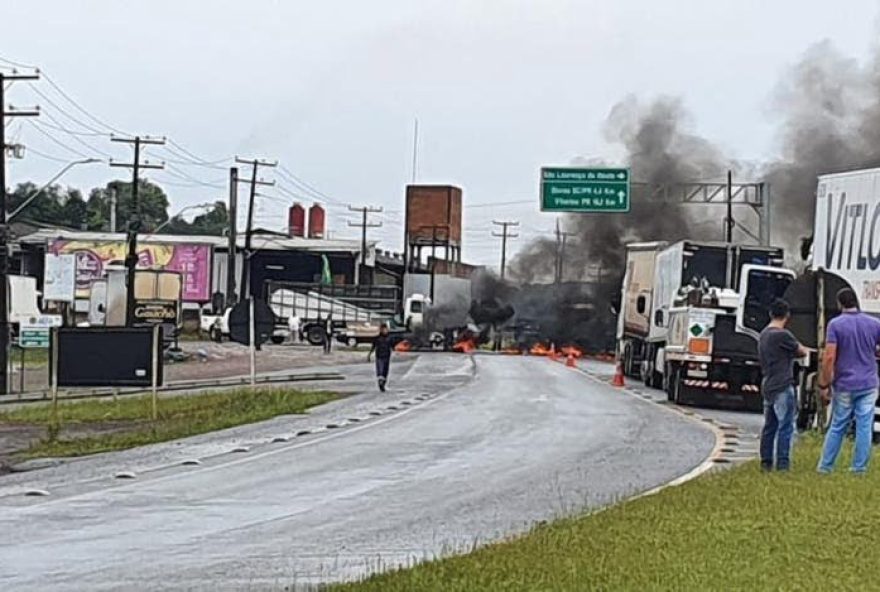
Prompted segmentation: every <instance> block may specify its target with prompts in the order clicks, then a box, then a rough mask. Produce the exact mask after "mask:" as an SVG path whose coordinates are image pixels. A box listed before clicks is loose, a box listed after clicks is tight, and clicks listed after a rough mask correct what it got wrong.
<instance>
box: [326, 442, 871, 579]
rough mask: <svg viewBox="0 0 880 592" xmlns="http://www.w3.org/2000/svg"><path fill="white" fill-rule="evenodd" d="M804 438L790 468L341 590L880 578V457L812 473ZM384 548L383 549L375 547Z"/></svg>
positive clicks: (811, 445)
mask: <svg viewBox="0 0 880 592" xmlns="http://www.w3.org/2000/svg"><path fill="white" fill-rule="evenodd" d="M820 446H821V441H820V440H819V439H818V438H815V437H808V438H805V439H804V441H803V442H802V444H801V445H800V446H799V447H798V449H797V452H796V455H795V463H794V469H793V470H792V472H791V473H788V474H779V473H775V474H763V473H761V472H760V470H759V468H758V466H757V464H756V463H754V462H750V463H746V464H744V465H742V466H740V467H737V468H734V469H732V470H729V471H724V472H720V473H713V474H711V475H707V476H704V477H702V478H699V479H696V480H695V481H691V482H689V483H686V484H684V485H682V486H679V487H673V488H669V489H666V490H664V491H662V492H660V493H659V494H657V495H654V496H649V497H646V498H642V499H638V500H634V501H632V502H627V503H623V504H621V505H618V506H615V507H612V508H610V509H609V510H607V511H604V512H599V513H595V514H592V515H586V516H583V517H580V518H575V519H567V520H562V521H558V522H554V523H552V524H550V525H547V526H542V527H539V528H536V529H535V530H533V531H532V532H531V533H529V534H528V535H525V536H523V537H521V538H518V539H515V540H512V541H510V542H505V543H499V544H494V545H491V546H488V547H484V548H481V549H479V550H477V551H476V552H474V553H471V554H469V555H463V556H458V557H453V558H449V559H444V560H440V561H436V562H430V563H424V564H421V565H418V566H416V567H414V568H412V569H407V570H402V571H397V572H392V573H388V574H384V575H378V576H374V577H372V578H370V579H368V580H366V581H363V582H359V583H354V584H345V585H339V586H334V587H332V588H331V589H332V590H334V591H336V592H367V591H376V592H378V591H381V592H396V591H416V590H418V591H430V590H443V591H448V592H458V591H460V592H465V591H467V592H470V591H481V592H495V591H501V590H505V591H506V590H517V591H520V590H526V591H531V590H534V591H539V590H540V591H542V592H543V591H554V590H560V591H562V590H701V591H702V590H867V589H875V590H876V589H880V579H878V575H877V574H878V573H880V552H878V544H880V497H878V492H880V467H877V466H875V467H874V468H873V469H872V472H870V473H869V474H868V475H867V476H865V477H857V476H854V475H850V474H847V472H846V470H845V468H842V467H846V466H847V465H846V464H843V462H844V461H848V460H849V459H848V458H840V459H839V460H838V473H835V474H833V475H830V476H819V475H817V474H816V473H815V465H816V460H817V459H818V456H819V449H820ZM377 559H380V558H377Z"/></svg>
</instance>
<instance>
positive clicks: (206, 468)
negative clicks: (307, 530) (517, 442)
mask: <svg viewBox="0 0 880 592" xmlns="http://www.w3.org/2000/svg"><path fill="white" fill-rule="evenodd" d="M467 386H468V385H462V386H460V387H457V388H454V389H452V390H449V391H446V392H445V393H442V394H440V395H437V396H436V397H434V398H433V399H429V400H428V401H425V403H424V404H422V405H418V406H412V407H408V408H405V409H402V410H400V411H398V412H397V413H393V414H390V415H387V416H385V417H383V418H381V419H377V420H375V421H372V422H370V423H364V424H361V425H359V426H356V427H351V428H349V429H347V430H339V431H336V430H333V431H331V432H329V433H327V435H325V436H322V437H319V438H309V439H308V440H305V441H302V442H298V443H296V444H291V445H289V446H279V447H277V448H273V449H269V450H265V451H263V452H259V453H256V454H251V455H248V456H247V457H244V458H239V459H236V460H230V461H227V462H223V463H219V464H216V465H210V466H202V467H201V468H199V469H197V470H196V471H189V472H186V473H173V474H170V475H165V476H164V477H156V478H153V479H149V480H146V481H142V482H141V483H139V484H138V485H134V484H126V485H114V486H112V487H104V488H102V489H99V490H95V491H87V492H84V493H79V494H76V495H71V496H67V497H62V498H56V499H53V500H51V501H47V502H44V503H40V504H32V505H30V506H23V507H21V508H19V509H20V510H21V511H22V512H24V513H27V511H28V510H31V509H38V508H45V507H46V506H52V505H57V504H59V503H62V502H67V501H72V500H81V499H85V498H88V497H93V496H98V495H101V494H103V493H105V492H107V491H113V490H117V491H118V490H124V489H126V488H134V487H139V486H141V485H153V484H155V483H162V482H164V481H171V480H173V479H180V478H186V477H191V476H193V475H201V474H204V473H207V472H213V471H217V470H219V469H225V468H228V467H233V466H236V465H240V464H242V463H247V462H252V461H255V460H259V459H262V458H266V457H269V456H274V455H276V454H281V453H282V452H288V451H290V450H297V449H299V448H305V447H306V446H314V445H317V444H320V443H322V442H327V441H329V440H335V439H336V438H341V437H343V436H347V435H349V434H354V433H357V432H360V431H362V430H367V429H370V428H373V427H375V426H378V425H382V424H384V423H387V422H390V421H394V420H395V419H398V418H401V417H403V416H404V415H407V414H409V413H411V412H413V411H417V410H420V409H424V408H426V407H428V406H430V405H433V404H434V403H437V402H438V401H442V400H444V399H446V398H447V397H449V396H451V395H452V394H454V393H456V392H458V391H459V390H461V389H462V388H465V387H467ZM326 431H327V430H325V429H321V430H313V431H312V434H314V433H318V432H326ZM162 468H163V469H164V468H170V467H162Z"/></svg>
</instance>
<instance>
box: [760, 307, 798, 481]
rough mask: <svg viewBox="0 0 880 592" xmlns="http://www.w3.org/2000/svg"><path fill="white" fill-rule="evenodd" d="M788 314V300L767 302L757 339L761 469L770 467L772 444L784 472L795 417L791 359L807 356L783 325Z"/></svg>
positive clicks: (780, 469)
mask: <svg viewBox="0 0 880 592" xmlns="http://www.w3.org/2000/svg"><path fill="white" fill-rule="evenodd" d="M790 316H791V309H790V308H789V306H788V302H786V301H785V300H782V299H777V300H774V301H773V303H771V305H770V323H769V324H768V325H767V326H766V327H765V328H764V330H763V331H761V336H760V338H759V339H758V357H759V358H760V361H761V376H762V382H761V393H762V395H763V397H764V429H762V430H761V468H762V469H763V470H765V471H769V470H771V469H773V448H774V444H775V447H776V470H778V471H787V470H788V468H789V465H790V463H791V461H790V456H791V437H792V435H793V434H794V423H795V418H796V416H797V396H796V395H795V390H794V385H795V382H794V359H795V358H796V357H801V356H805V355H807V348H805V347H804V346H802V345H801V344H800V343H798V340H797V339H795V336H794V335H792V333H791V331H789V330H788V329H786V328H785V326H786V325H787V324H788V319H789V317H790Z"/></svg>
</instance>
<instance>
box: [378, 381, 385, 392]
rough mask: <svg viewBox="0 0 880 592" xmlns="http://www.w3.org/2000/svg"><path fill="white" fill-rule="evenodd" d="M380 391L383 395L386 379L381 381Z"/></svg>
mask: <svg viewBox="0 0 880 592" xmlns="http://www.w3.org/2000/svg"><path fill="white" fill-rule="evenodd" d="M379 390H380V391H382V392H383V393H384V392H385V379H384V378H380V379H379Z"/></svg>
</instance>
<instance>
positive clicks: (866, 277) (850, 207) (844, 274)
mask: <svg viewBox="0 0 880 592" xmlns="http://www.w3.org/2000/svg"><path fill="white" fill-rule="evenodd" d="M814 220H815V222H814V225H813V242H812V249H811V254H810V257H809V266H808V267H809V268H808V270H807V271H806V272H805V273H804V274H803V275H802V277H800V278H798V281H797V282H796V283H795V284H793V285H792V286H791V287H790V288H789V290H788V294H787V295H786V299H787V300H789V302H791V303H792V322H791V323H790V325H789V326H790V328H791V330H792V331H793V332H794V334H795V336H796V337H797V338H798V340H799V341H801V343H803V344H804V345H806V346H807V347H811V348H815V349H816V350H817V351H816V353H814V354H813V355H811V356H810V360H809V362H808V363H807V364H804V366H803V367H802V369H801V370H802V371H801V373H800V379H799V388H798V397H799V403H800V413H799V416H798V423H799V426H800V427H801V428H805V427H807V426H809V425H815V424H816V423H817V422H819V421H820V417H821V416H820V415H819V414H818V413H817V412H818V411H819V410H820V409H821V408H822V406H821V405H820V403H819V400H818V393H817V392H816V390H817V389H816V384H817V375H818V366H819V360H820V354H821V351H822V349H823V348H824V346H825V334H826V329H827V326H828V322H829V321H830V320H831V319H832V318H834V317H835V316H837V314H839V310H838V308H837V303H836V294H837V291H838V290H840V289H841V288H843V287H849V288H852V289H853V290H854V291H855V293H856V294H857V295H858V297H859V303H860V307H861V310H862V311H863V312H866V313H868V314H870V315H873V316H876V317H878V318H880V169H865V170H857V171H848V172H843V173H834V174H827V175H821V176H819V178H818V183H817V186H816V203H815V218H814ZM878 434H880V407H878V408H876V410H875V416H874V435H875V440H876V439H877V436H878Z"/></svg>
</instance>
